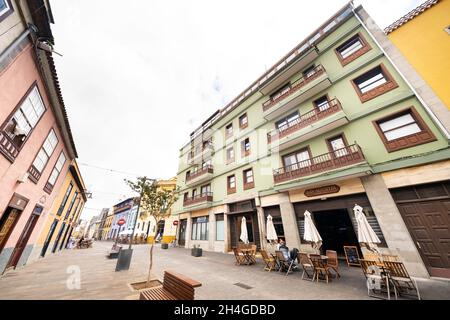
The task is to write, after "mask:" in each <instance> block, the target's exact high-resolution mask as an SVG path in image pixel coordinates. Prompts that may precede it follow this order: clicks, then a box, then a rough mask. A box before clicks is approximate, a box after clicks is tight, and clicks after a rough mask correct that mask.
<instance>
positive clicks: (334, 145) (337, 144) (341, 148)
mask: <svg viewBox="0 0 450 320" xmlns="http://www.w3.org/2000/svg"><path fill="white" fill-rule="evenodd" d="M328 145H329V148H330V149H331V150H330V151H331V152H333V155H334V157H336V158H340V157H344V156H346V155H348V150H347V147H348V143H347V141H346V139H345V137H344V136H343V135H339V136H336V137H333V138H331V139H328Z"/></svg>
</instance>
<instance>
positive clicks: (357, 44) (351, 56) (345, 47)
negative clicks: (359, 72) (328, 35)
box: [335, 33, 371, 66]
mask: <svg viewBox="0 0 450 320" xmlns="http://www.w3.org/2000/svg"><path fill="white" fill-rule="evenodd" d="M370 49H371V47H370V45H369V44H368V43H367V41H366V40H365V39H364V37H363V36H362V34H360V33H358V34H355V35H354V36H352V37H351V38H350V39H348V40H347V41H345V42H344V43H343V44H341V45H340V46H339V47H337V48H336V50H335V51H336V54H337V57H338V59H339V61H340V62H341V64H342V65H343V66H345V65H346V64H348V63H350V62H352V61H353V60H355V59H357V58H358V57H360V56H362V55H363V54H364V53H366V52H367V51H369V50H370Z"/></svg>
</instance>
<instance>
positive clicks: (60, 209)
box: [56, 182, 73, 217]
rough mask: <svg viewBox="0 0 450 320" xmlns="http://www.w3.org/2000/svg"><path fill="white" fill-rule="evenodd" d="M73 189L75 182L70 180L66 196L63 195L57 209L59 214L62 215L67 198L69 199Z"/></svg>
mask: <svg viewBox="0 0 450 320" xmlns="http://www.w3.org/2000/svg"><path fill="white" fill-rule="evenodd" d="M72 190H73V183H72V182H70V183H69V185H68V186H67V189H66V192H65V193H64V197H63V199H62V201H61V203H60V204H59V208H58V211H56V215H57V216H59V217H60V216H61V215H62V213H63V211H64V207H65V206H66V204H67V200H68V199H69V197H70V194H71V193H72Z"/></svg>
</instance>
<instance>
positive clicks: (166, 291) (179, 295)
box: [139, 271, 202, 300]
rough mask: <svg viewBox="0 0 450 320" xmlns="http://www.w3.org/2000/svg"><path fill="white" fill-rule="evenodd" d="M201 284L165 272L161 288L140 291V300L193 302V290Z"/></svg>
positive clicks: (176, 274)
mask: <svg viewBox="0 0 450 320" xmlns="http://www.w3.org/2000/svg"><path fill="white" fill-rule="evenodd" d="M201 285H202V284H201V283H200V282H197V281H195V280H192V279H189V278H187V277H185V276H183V275H181V274H178V273H175V272H172V271H165V272H164V281H163V285H162V286H157V287H153V288H150V289H146V290H142V291H141V294H140V296H139V299H140V300H194V294H195V288H197V287H200V286H201Z"/></svg>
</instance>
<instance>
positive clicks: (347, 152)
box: [326, 132, 350, 158]
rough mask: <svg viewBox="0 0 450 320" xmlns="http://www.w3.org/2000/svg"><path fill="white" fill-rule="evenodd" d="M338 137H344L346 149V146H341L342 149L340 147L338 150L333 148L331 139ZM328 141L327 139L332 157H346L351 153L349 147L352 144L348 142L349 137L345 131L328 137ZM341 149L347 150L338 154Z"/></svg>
mask: <svg viewBox="0 0 450 320" xmlns="http://www.w3.org/2000/svg"><path fill="white" fill-rule="evenodd" d="M337 138H342V141H343V142H344V145H345V149H344V148H341V149H338V150H334V149H333V146H332V145H331V141H332V140H336V139H337ZM326 141H327V147H328V151H329V153H330V155H331V157H332V158H341V157H345V156H347V155H348V154H349V149H348V147H349V146H350V145H349V144H348V140H347V137H346V136H345V134H344V132H340V133H338V134H335V135H333V136H331V137H328V138H327V139H326ZM339 150H341V151H342V150H345V152H344V153H342V154H341V155H337V154H336V152H338V151H339Z"/></svg>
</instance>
